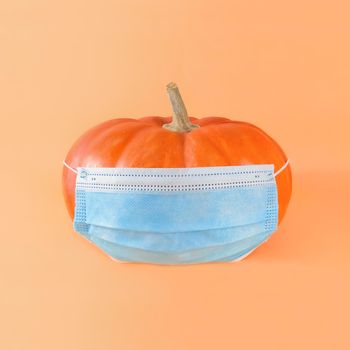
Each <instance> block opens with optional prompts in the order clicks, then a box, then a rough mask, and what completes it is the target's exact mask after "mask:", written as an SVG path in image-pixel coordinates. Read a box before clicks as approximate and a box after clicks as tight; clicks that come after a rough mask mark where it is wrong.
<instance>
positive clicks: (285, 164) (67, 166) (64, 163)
mask: <svg viewBox="0 0 350 350" xmlns="http://www.w3.org/2000/svg"><path fill="white" fill-rule="evenodd" d="M288 164H289V159H287V161H286V162H285V163H284V164H283V166H282V167H281V168H280V169H279V170H277V171H276V172H275V173H274V174H273V176H274V177H276V176H277V175H278V174H280V173H281V172H282V171H283V170H284V169H285V168H286V167H287V166H288ZM63 165H64V166H65V167H66V168H68V169H69V170H71V171H73V173H76V174H78V170H77V169H74V168H72V167H71V166H70V165H68V164H67V163H66V161H65V160H64V161H63Z"/></svg>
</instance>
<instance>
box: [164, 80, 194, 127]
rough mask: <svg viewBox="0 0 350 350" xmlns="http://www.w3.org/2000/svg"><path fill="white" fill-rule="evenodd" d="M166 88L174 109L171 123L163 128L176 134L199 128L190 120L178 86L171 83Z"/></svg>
mask: <svg viewBox="0 0 350 350" xmlns="http://www.w3.org/2000/svg"><path fill="white" fill-rule="evenodd" d="M166 87H167V92H168V95H169V99H170V103H171V106H172V108H173V119H172V121H171V123H169V124H164V125H163V128H165V129H167V130H170V131H175V132H189V131H191V130H192V129H195V128H199V125H195V124H192V123H191V121H190V119H189V118H188V115H187V110H186V107H185V104H184V102H183V100H182V97H181V95H180V92H179V89H178V87H177V86H176V84H175V83H169V84H168V85H167V86H166Z"/></svg>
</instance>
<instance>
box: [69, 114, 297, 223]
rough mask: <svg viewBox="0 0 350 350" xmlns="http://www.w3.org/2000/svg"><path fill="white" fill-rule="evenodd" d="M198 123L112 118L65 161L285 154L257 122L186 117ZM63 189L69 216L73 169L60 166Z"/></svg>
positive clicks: (288, 181) (158, 163)
mask: <svg viewBox="0 0 350 350" xmlns="http://www.w3.org/2000/svg"><path fill="white" fill-rule="evenodd" d="M189 120H190V121H191V123H193V124H197V125H199V128H195V129H192V130H191V131H190V132H173V131H170V130H167V129H165V128H163V125H164V124H166V123H170V122H171V117H143V118H140V119H132V118H120V119H112V120H109V121H107V122H104V123H102V124H100V125H97V126H95V127H93V128H92V129H90V130H88V131H87V132H86V133H85V134H83V135H82V136H81V137H80V138H79V139H78V140H77V141H76V142H75V144H74V145H73V146H72V148H71V149H70V151H69V153H68V155H67V157H66V163H67V164H69V165H70V166H71V167H73V168H77V167H108V168H114V167H122V168H123V167H135V168H182V167H208V166H228V165H250V164H274V165H275V171H277V170H278V169H280V168H281V167H282V166H283V165H284V164H285V162H286V161H287V157H286V155H285V154H284V152H283V150H282V149H281V147H280V146H279V145H278V144H277V143H276V141H274V140H273V139H272V138H271V137H270V136H269V135H267V134H266V133H265V132H264V131H262V130H261V129H260V128H258V127H256V126H254V125H252V124H249V123H246V122H241V121H233V120H231V119H227V118H221V117H206V118H194V117H189ZM62 181H63V193H64V198H65V202H66V205H67V208H68V212H69V215H70V216H71V218H72V219H73V217H74V207H75V181H76V174H75V173H74V172H72V171H71V170H69V169H67V168H66V167H63V178H62ZM276 183H277V190H278V205H279V210H278V222H279V223H280V222H281V220H282V218H283V217H284V215H285V212H286V210H287V206H288V203H289V200H290V197H291V192H292V176H291V169H290V166H287V167H286V169H284V171H282V172H281V173H280V174H279V175H278V176H277V177H276Z"/></svg>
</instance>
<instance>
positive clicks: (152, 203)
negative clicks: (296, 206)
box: [65, 161, 288, 264]
mask: <svg viewBox="0 0 350 350" xmlns="http://www.w3.org/2000/svg"><path fill="white" fill-rule="evenodd" d="M65 165H66V166H67V167H69V168H70V169H71V170H72V171H75V172H76V173H77V177H76V203H75V204H76V206H75V217H74V228H75V230H76V231H77V232H79V233H81V234H82V235H84V236H85V237H86V238H87V239H88V240H90V241H91V242H93V243H94V244H96V245H97V246H98V247H99V248H101V249H102V250H103V251H105V252H106V253H107V254H108V255H110V256H111V257H112V258H114V259H116V260H118V261H124V262H146V263H156V264H194V263H205V262H223V261H236V260H240V259H242V258H243V257H245V256H246V255H248V254H249V253H251V252H252V251H253V250H254V249H256V248H257V247H258V246H259V245H260V244H262V243H263V242H265V241H266V240H267V239H268V238H269V237H270V236H271V235H272V233H273V232H274V231H275V230H276V229H277V224H278V200H277V187H276V182H275V176H277V175H278V173H280V172H281V171H282V170H283V169H284V168H285V167H286V166H287V165H288V161H287V162H286V163H285V165H284V166H283V167H282V168H281V169H279V171H277V172H276V173H274V165H273V164H267V165H247V166H218V167H192V168H85V167H81V168H77V169H73V168H71V167H70V166H69V165H68V164H65Z"/></svg>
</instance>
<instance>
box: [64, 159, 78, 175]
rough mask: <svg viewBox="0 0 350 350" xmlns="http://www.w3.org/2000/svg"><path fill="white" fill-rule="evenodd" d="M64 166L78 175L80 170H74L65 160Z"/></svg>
mask: <svg viewBox="0 0 350 350" xmlns="http://www.w3.org/2000/svg"><path fill="white" fill-rule="evenodd" d="M63 165H64V166H65V167H66V168H68V169H69V170H71V171H73V173H76V174H78V170H77V169H74V168H72V167H71V166H70V165H68V164H67V163H66V161H65V160H64V161H63Z"/></svg>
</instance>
